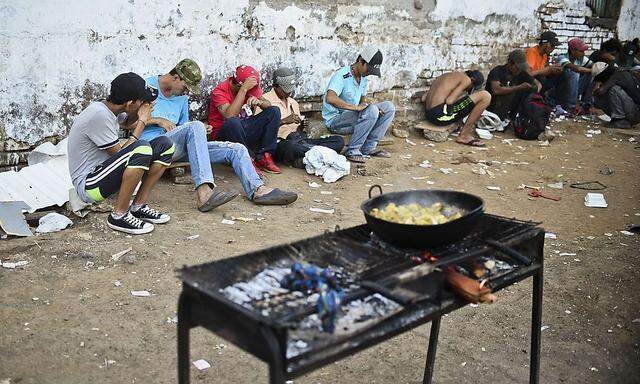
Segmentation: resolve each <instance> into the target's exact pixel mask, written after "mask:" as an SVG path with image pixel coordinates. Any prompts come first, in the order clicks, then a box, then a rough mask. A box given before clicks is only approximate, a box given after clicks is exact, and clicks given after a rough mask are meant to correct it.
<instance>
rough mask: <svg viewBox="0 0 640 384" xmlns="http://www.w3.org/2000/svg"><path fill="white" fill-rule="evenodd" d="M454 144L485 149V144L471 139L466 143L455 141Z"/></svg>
mask: <svg viewBox="0 0 640 384" xmlns="http://www.w3.org/2000/svg"><path fill="white" fill-rule="evenodd" d="M456 143H458V144H462V145H468V146H470V147H486V145H485V143H483V142H482V141H481V140H480V139H471V140H469V141H467V142H466V143H465V142H464V141H458V140H456Z"/></svg>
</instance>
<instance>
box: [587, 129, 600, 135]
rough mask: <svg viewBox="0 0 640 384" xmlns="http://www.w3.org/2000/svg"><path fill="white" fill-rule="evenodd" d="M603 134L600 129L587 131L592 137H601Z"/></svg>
mask: <svg viewBox="0 0 640 384" xmlns="http://www.w3.org/2000/svg"><path fill="white" fill-rule="evenodd" d="M601 133H602V131H601V130H599V129H589V130H587V134H590V135H599V134H601Z"/></svg>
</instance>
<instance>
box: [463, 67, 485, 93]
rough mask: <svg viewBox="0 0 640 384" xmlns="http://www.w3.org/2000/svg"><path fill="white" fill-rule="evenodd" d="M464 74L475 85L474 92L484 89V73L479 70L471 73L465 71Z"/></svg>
mask: <svg viewBox="0 0 640 384" xmlns="http://www.w3.org/2000/svg"><path fill="white" fill-rule="evenodd" d="M464 73H465V74H466V75H467V76H469V78H470V79H471V83H472V84H473V90H474V91H477V90H478V89H480V88H482V84H484V76H483V75H482V72H480V71H477V70H471V71H464Z"/></svg>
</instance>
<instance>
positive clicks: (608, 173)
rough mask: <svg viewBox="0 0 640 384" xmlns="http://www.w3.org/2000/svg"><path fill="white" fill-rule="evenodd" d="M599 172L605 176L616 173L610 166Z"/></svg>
mask: <svg viewBox="0 0 640 384" xmlns="http://www.w3.org/2000/svg"><path fill="white" fill-rule="evenodd" d="M599 172H600V174H601V175H604V176H611V175H613V174H614V170H613V169H611V168H610V167H604V168H602V169H601V170H600V171H599Z"/></svg>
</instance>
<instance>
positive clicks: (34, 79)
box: [0, 0, 638, 143]
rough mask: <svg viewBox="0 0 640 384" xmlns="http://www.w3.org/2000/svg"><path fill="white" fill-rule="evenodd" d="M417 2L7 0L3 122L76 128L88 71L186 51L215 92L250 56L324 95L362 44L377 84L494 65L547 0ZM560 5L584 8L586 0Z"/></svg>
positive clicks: (164, 64)
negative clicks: (373, 50)
mask: <svg viewBox="0 0 640 384" xmlns="http://www.w3.org/2000/svg"><path fill="white" fill-rule="evenodd" d="M629 1H631V2H635V3H637V2H638V0H627V1H625V6H626V4H628V3H629ZM407 3H408V4H409V5H408V6H407V5H406V4H404V2H403V3H400V2H396V3H393V2H392V3H390V5H385V6H382V5H367V6H356V5H336V4H335V3H333V2H329V1H321V2H314V3H313V6H312V7H310V6H309V2H304V3H300V6H297V5H296V4H295V2H292V4H291V5H289V6H286V7H284V8H277V9H276V8H273V7H271V6H270V5H269V3H266V2H260V3H256V2H252V3H250V2H249V0H218V1H214V2H212V1H206V0H189V1H181V2H177V1H171V0H128V1H127V0H113V1H105V2H94V1H92V2H86V1H82V0H69V1H61V0H40V1H38V2H33V1H26V2H20V3H18V2H10V1H7V0H0V19H1V20H3V22H4V24H3V25H0V75H1V77H0V79H1V80H0V81H1V83H0V116H2V117H0V119H1V120H0V130H1V129H2V126H4V129H5V131H6V134H7V136H8V137H10V138H14V139H16V140H18V141H24V142H28V143H34V142H36V141H38V140H40V139H42V138H44V137H46V136H51V135H56V134H64V132H65V129H66V128H67V125H66V123H65V121H64V120H63V118H62V116H61V112H60V109H61V108H62V107H63V106H66V107H65V108H66V110H67V113H68V114H69V115H73V114H76V113H78V112H79V109H80V107H81V106H82V105H83V103H86V101H87V100H86V97H87V96H86V95H85V94H84V93H83V87H85V83H86V82H87V81H88V82H89V84H88V86H87V87H86V88H84V89H86V90H88V91H92V90H95V89H96V88H100V87H102V89H103V90H106V89H107V88H108V85H109V82H110V81H111V80H112V79H113V78H114V77H115V76H116V75H118V74H119V73H122V72H128V71H133V72H137V73H139V74H140V75H142V76H149V75H154V74H160V73H166V72H168V71H169V70H170V69H171V68H172V67H173V66H174V65H175V64H176V63H177V62H178V61H179V60H180V59H182V58H184V57H191V58H193V59H194V60H196V61H197V62H198V63H199V64H200V66H201V67H202V69H203V72H204V73H205V80H206V84H205V89H207V90H210V89H211V87H212V82H214V81H219V80H221V79H223V78H224V77H226V76H228V75H229V74H230V73H231V72H232V71H233V69H234V68H235V67H236V66H237V65H240V64H252V65H254V66H256V68H258V69H263V70H265V72H266V74H268V72H269V71H270V70H271V69H273V68H275V67H276V66H279V65H287V66H290V67H292V68H295V69H296V70H297V71H298V73H299V74H300V75H301V78H300V86H299V88H298V92H297V94H298V95H299V96H313V95H319V94H321V93H322V92H323V91H324V87H325V86H326V83H327V82H328V79H329V77H330V76H331V74H332V73H333V71H334V70H335V69H337V68H338V67H340V66H342V65H346V64H349V63H351V62H353V61H354V60H355V58H356V56H357V53H358V49H359V48H360V46H361V45H362V44H373V45H377V46H378V47H379V48H380V49H381V50H382V52H383V54H384V55H385V61H384V63H383V74H384V76H383V78H382V79H381V80H377V79H375V80H373V81H372V82H371V90H373V91H375V90H383V89H388V88H391V87H393V86H400V87H408V86H409V85H411V84H412V83H414V82H415V81H416V79H417V78H418V76H419V75H420V74H421V73H423V72H425V71H428V72H430V73H434V72H435V73H438V72H437V71H442V70H446V69H460V68H467V67H480V68H484V69H486V67H487V66H488V65H489V64H490V63H492V62H495V58H494V56H495V55H497V54H499V55H502V54H503V53H504V52H506V51H507V50H509V49H511V48H513V47H516V46H521V45H522V44H526V43H528V42H531V41H532V40H533V39H534V36H536V35H537V34H538V33H539V30H540V21H539V20H538V19H537V15H536V10H537V9H538V7H539V6H540V5H541V4H543V3H545V1H543V0H499V1H488V0H486V1H471V0H438V1H437V5H436V8H435V9H434V11H433V12H431V13H430V14H429V15H426V13H420V12H416V11H415V10H414V9H413V6H412V3H413V2H407ZM465 4H466V5H467V6H465ZM560 4H568V5H570V6H571V7H573V8H575V7H579V6H582V7H584V0H566V1H564V2H562V1H561V2H560ZM403 6H404V7H405V8H406V9H402V7H403ZM621 22H622V20H621ZM629 23H630V24H632V25H635V24H633V23H637V18H636V19H635V20H634V21H633V22H629ZM620 27H621V28H627V26H626V24H625V25H622V26H620ZM629 28H632V29H633V28H636V27H633V26H631V27H629ZM288 30H289V34H287V31H288ZM336 31H338V32H339V33H340V35H339V36H337V35H336ZM293 36H295V38H292V37H293ZM452 43H453V45H452ZM266 74H265V77H264V78H266ZM64 91H66V93H64ZM99 92H100V89H98V93H99ZM199 106H201V103H200V102H193V103H192V107H199ZM67 123H68V120H67Z"/></svg>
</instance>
